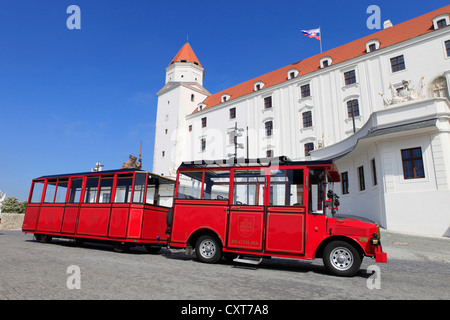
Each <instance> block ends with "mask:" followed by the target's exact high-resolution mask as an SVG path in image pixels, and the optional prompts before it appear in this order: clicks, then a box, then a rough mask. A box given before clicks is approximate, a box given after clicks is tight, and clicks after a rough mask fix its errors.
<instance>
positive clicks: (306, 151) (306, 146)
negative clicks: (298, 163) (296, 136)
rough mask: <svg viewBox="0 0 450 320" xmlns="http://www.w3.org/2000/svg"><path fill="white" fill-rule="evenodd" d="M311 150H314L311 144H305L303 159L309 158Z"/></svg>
mask: <svg viewBox="0 0 450 320" xmlns="http://www.w3.org/2000/svg"><path fill="white" fill-rule="evenodd" d="M313 150H314V143H313V142H309V143H305V157H309V156H310V153H311V151H313Z"/></svg>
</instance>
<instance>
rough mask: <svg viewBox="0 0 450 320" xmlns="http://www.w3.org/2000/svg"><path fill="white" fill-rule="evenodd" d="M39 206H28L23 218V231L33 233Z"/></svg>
mask: <svg viewBox="0 0 450 320" xmlns="http://www.w3.org/2000/svg"><path fill="white" fill-rule="evenodd" d="M39 207H40V206H39V205H32V204H28V206H27V211H26V213H25V218H24V220H23V226H22V229H23V230H27V231H34V230H35V229H36V220H37V217H38V213H39Z"/></svg>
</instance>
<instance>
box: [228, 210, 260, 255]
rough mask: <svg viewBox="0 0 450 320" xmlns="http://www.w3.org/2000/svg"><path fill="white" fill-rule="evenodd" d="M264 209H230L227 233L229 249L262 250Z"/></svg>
mask: <svg viewBox="0 0 450 320" xmlns="http://www.w3.org/2000/svg"><path fill="white" fill-rule="evenodd" d="M263 221H264V207H251V208H245V207H233V206H232V207H231V210H230V223H229V229H228V230H229V231H228V243H227V246H228V247H230V248H241V249H250V250H262V245H263V242H262V236H263Z"/></svg>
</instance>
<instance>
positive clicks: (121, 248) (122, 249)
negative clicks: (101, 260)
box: [113, 242, 130, 253]
mask: <svg viewBox="0 0 450 320" xmlns="http://www.w3.org/2000/svg"><path fill="white" fill-rule="evenodd" d="M113 250H114V251H115V252H118V253H128V252H130V245H129V244H128V243H121V242H118V243H116V244H115V245H114V247H113Z"/></svg>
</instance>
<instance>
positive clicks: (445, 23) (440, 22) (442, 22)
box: [437, 19, 447, 29]
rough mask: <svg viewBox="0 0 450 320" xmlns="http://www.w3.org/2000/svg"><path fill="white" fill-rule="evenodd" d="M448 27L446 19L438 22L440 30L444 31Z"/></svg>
mask: <svg viewBox="0 0 450 320" xmlns="http://www.w3.org/2000/svg"><path fill="white" fill-rule="evenodd" d="M445 26H447V21H446V20H445V19H441V20H439V21H438V22H437V27H438V29H442V28H444V27H445Z"/></svg>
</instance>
